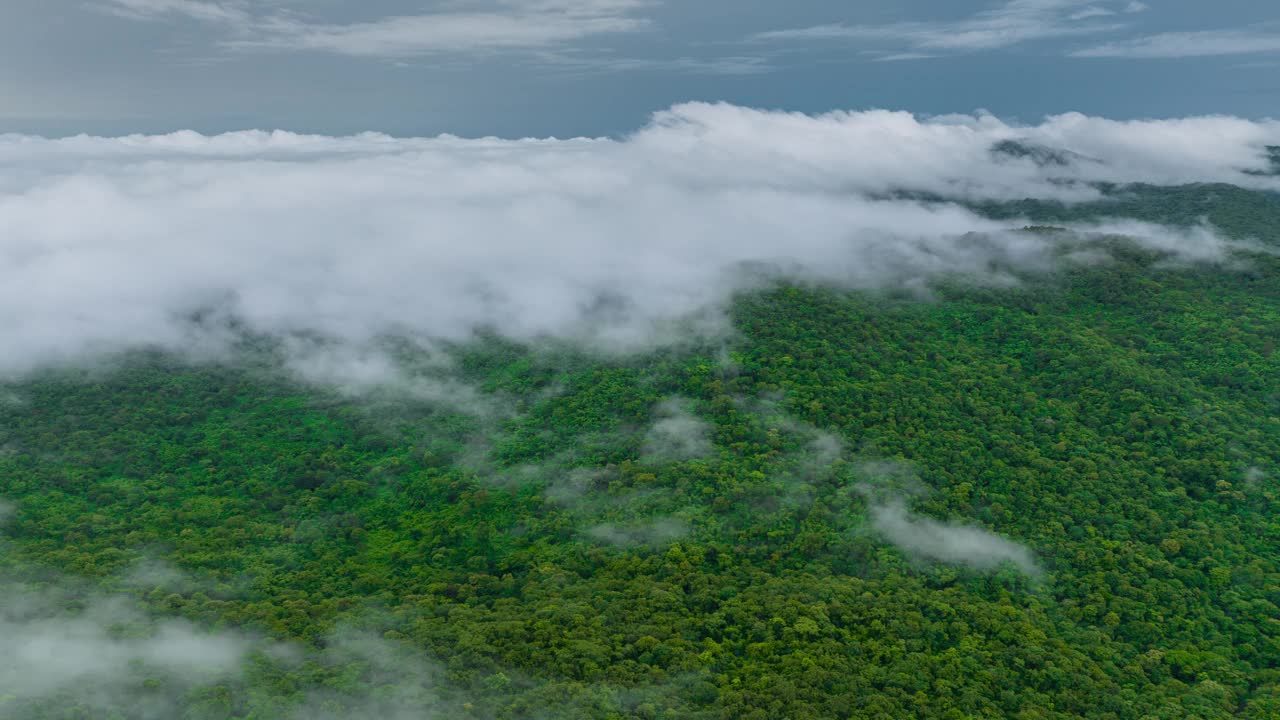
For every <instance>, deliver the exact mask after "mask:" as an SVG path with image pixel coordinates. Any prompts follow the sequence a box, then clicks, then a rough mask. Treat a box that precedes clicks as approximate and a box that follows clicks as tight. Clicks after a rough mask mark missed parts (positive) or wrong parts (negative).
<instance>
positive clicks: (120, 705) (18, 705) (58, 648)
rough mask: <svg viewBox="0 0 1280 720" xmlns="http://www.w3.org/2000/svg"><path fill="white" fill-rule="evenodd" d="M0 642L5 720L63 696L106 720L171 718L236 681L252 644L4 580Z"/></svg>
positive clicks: (133, 609)
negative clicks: (206, 692) (200, 691)
mask: <svg viewBox="0 0 1280 720" xmlns="http://www.w3.org/2000/svg"><path fill="white" fill-rule="evenodd" d="M0 637H3V638H4V652H3V653H0V688H2V690H0V714H4V715H5V716H6V717H15V716H16V717H23V714H22V713H23V708H24V707H28V706H30V705H31V704H33V703H35V704H39V703H42V702H55V703H62V702H63V701H64V700H66V699H68V698H74V701H73V702H74V704H76V705H80V706H82V707H85V708H87V709H88V710H90V711H92V713H93V714H95V715H100V716H103V717H106V716H114V714H115V713H120V712H124V711H126V710H127V711H128V712H129V716H130V717H175V716H178V715H180V714H181V710H180V709H181V707H182V703H183V700H184V697H183V696H184V694H185V692H186V691H187V690H189V689H191V688H194V687H196V686H199V685H202V684H207V683H211V682H218V681H221V680H224V679H229V678H232V677H236V676H238V675H239V674H240V673H241V671H242V668H243V664H244V663H245V661H246V659H247V657H248V655H249V653H250V651H251V648H252V646H253V643H252V641H250V640H249V639H248V638H246V637H244V636H241V635H239V634H235V633H228V632H219V633H215V632H209V631H207V630H204V629H201V628H198V627H196V626H195V625H193V624H191V623H189V622H187V621H185V620H180V619H164V620H155V619H152V618H150V617H149V616H148V615H147V614H146V613H145V612H144V611H143V610H142V609H141V608H140V607H138V606H137V605H135V604H133V603H132V602H130V601H128V600H126V599H125V598H123V597H111V596H101V595H88V596H85V595H82V594H81V593H78V592H75V591H73V590H71V589H69V588H67V587H57V586H54V587H49V586H42V587H37V586H34V585H27V584H24V583H19V582H14V581H12V580H9V579H0ZM156 681H159V682H161V683H162V687H161V688H159V689H153V686H152V683H155V682H156ZM11 713H12V714H11Z"/></svg>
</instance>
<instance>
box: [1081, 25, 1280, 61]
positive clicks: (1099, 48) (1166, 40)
mask: <svg viewBox="0 0 1280 720" xmlns="http://www.w3.org/2000/svg"><path fill="white" fill-rule="evenodd" d="M1259 53H1280V31H1277V29H1276V28H1275V27H1269V28H1243V29H1233V30H1197V31H1193V32H1169V33H1158V34H1155V35H1145V36H1142V37H1138V38H1133V39H1130V40H1123V41H1119V42H1112V43H1106V44H1104V45H1096V46H1094V47H1089V48H1084V49H1082V50H1077V51H1075V52H1073V53H1071V55H1072V56H1073V57H1084V58H1091V57H1092V58H1105V57H1112V58H1115V57H1119V58H1187V57H1212V56H1221V55H1255V54H1259Z"/></svg>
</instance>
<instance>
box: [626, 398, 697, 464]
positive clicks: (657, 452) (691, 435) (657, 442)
mask: <svg viewBox="0 0 1280 720" xmlns="http://www.w3.org/2000/svg"><path fill="white" fill-rule="evenodd" d="M687 404H688V401H686V400H683V399H681V398H670V399H668V400H666V401H664V402H662V403H661V404H660V405H658V407H657V409H656V411H655V415H656V416H657V419H656V420H655V421H654V423H653V425H652V426H650V427H649V431H648V432H647V433H645V437H644V444H643V447H642V448H641V453H640V457H641V459H643V460H644V461H645V462H672V461H679V460H693V459H695V458H701V457H706V456H707V455H710V454H711V438H710V437H708V435H710V432H711V427H710V425H708V424H707V422H706V421H705V420H703V419H702V418H700V417H698V416H697V415H694V414H693V413H691V412H690V411H689V409H688V407H686V406H687Z"/></svg>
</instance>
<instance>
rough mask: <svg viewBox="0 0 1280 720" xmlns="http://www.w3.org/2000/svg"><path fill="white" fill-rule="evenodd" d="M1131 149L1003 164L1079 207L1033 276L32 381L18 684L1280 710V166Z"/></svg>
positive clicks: (106, 703)
mask: <svg viewBox="0 0 1280 720" xmlns="http://www.w3.org/2000/svg"><path fill="white" fill-rule="evenodd" d="M1273 154H1274V153H1273ZM1049 161H1051V159H1050V160H1049ZM1106 190H1107V192H1106V194H1105V196H1104V197H1102V198H1101V199H1098V200H1095V201H1090V202H1082V203H1075V204H1063V203H1053V202H1047V201H1042V200H1026V201H1016V202H995V201H990V202H981V203H977V202H975V203H973V204H972V207H973V209H974V210H976V211H978V212H980V213H982V214H983V215H984V216H986V217H988V218H992V219H995V220H998V221H1002V222H1008V223H1011V225H1010V231H1011V232H1015V233H1022V234H1025V235H1026V236H1027V237H1031V238H1040V239H1041V240H1042V241H1044V242H1051V243H1052V242H1057V240H1056V238H1059V237H1061V238H1062V239H1061V247H1059V248H1058V249H1057V250H1055V252H1056V253H1057V256H1059V260H1060V262H1056V263H1055V264H1054V266H1053V267H1051V268H1044V269H1026V268H1019V267H1013V268H1008V269H1006V270H1007V271H1005V272H1002V274H1001V275H1002V276H1007V277H1011V278H1014V279H1015V280H1016V282H1005V283H991V282H975V281H971V280H970V279H966V278H965V277H960V276H957V277H954V278H950V277H947V278H942V279H938V280H935V281H932V282H931V283H929V285H928V287H927V288H919V287H912V288H897V289H893V288H889V289H883V290H850V289H847V288H842V287H839V286H838V285H837V284H834V283H824V282H804V281H800V280H798V279H785V278H783V279H779V280H778V281H776V282H772V283H770V284H768V285H767V286H763V287H758V288H752V289H749V290H744V291H743V292H741V293H739V294H737V295H736V296H735V297H734V299H733V301H732V303H731V305H730V306H729V307H728V309H727V312H728V317H729V319H730V320H731V326H732V333H730V334H729V335H728V336H727V337H724V338H714V339H697V338H695V339H691V340H689V341H688V342H683V343H677V344H671V345H668V346H664V347H660V348H656V349H650V350H646V351H644V352H640V353H630V354H626V353H622V354H610V353H596V352H590V351H588V350H586V349H584V348H582V347H579V346H575V345H574V344H572V343H568V342H558V341H547V342H545V343H544V342H526V341H516V340H512V339H509V338H505V337H503V336H501V335H498V334H483V333H482V334H479V335H477V336H476V337H475V338H474V339H472V340H469V341H466V342H453V343H450V344H448V345H447V347H445V348H444V349H443V350H441V351H439V352H442V353H444V354H445V355H447V357H448V360H449V361H448V362H447V363H442V362H423V361H421V356H420V354H421V352H422V349H421V348H419V347H417V346H416V345H414V344H413V343H409V342H404V343H399V344H397V343H396V341H395V340H394V339H388V340H387V343H388V348H389V349H388V351H389V352H390V353H391V354H392V355H394V356H395V357H396V358H398V362H399V363H400V367H401V368H402V370H403V372H404V373H405V375H406V377H407V378H408V380H406V383H407V387H409V388H411V391H401V390H397V389H395V388H384V389H375V390H370V391H359V392H348V391H344V390H343V389H342V388H335V387H326V386H324V385H322V384H317V383H311V382H307V381H305V380H303V379H300V378H298V377H296V376H295V375H293V374H291V373H289V372H287V371H286V370H285V368H284V361H283V360H282V357H283V351H282V349H281V348H280V347H279V345H278V342H277V341H276V340H274V339H272V338H270V337H261V336H254V335H252V334H246V335H245V336H244V337H243V338H241V339H240V340H239V343H240V347H239V355H238V356H237V359H236V360H235V361H234V362H229V361H224V360H200V359H193V358H190V357H176V356H174V355H172V354H169V353H166V352H163V351H160V350H148V349H146V348H140V349H133V350H129V351H125V352H121V353H118V354H117V355H115V356H113V357H112V358H111V360H110V361H109V362H105V363H99V364H96V365H94V366H92V367H84V366H74V365H73V366H65V367H56V368H45V369H43V370H40V371H38V372H34V373H30V374H27V375H24V376H22V377H17V378H12V379H8V380H5V381H4V382H3V384H0V650H2V649H3V646H4V645H5V644H6V642H7V643H9V644H10V649H9V650H5V651H4V654H5V655H6V657H5V658H4V659H0V717H5V718H11V719H13V720H35V719H37V718H38V719H49V720H53V719H57V720H71V719H73V718H74V719H81V718H83V719H85V720H88V719H89V718H121V719H129V720H134V719H135V718H137V719H142V718H147V719H150V718H157V719H158V718H190V719H193V720H194V719H209V720H213V719H215V718H216V719H231V718H235V719H239V720H249V719H255V720H265V719H268V718H290V717H295V718H311V719H316V718H334V719H337V718H363V717H370V718H372V717H382V718H397V719H399V718H405V719H407V718H536V719H543V718H545V719H552V718H583V719H586V718H615V719H620V718H644V719H647V720H656V719H659V718H666V719H675V718H682V719H683V718H690V719H705V720H712V719H715V720H775V719H781V718H789V719H791V720H818V719H828V718H884V719H889V718H894V719H897V718H910V717H920V718H945V719H948V720H964V719H967V718H992V717H1008V718H1020V719H1023V720H1049V719H1057V718H1062V719H1065V718H1077V717H1089V718H1106V719H1113V720H1154V719H1159V720H1176V719H1184V718H1185V719H1188V720H1189V719H1191V718H1205V719H1208V718H1255V719H1259V720H1261V719H1263V718H1276V717H1280V510H1278V508H1277V502H1280V353H1277V352H1276V350H1277V342H1280V254H1278V253H1277V251H1278V250H1280V198H1277V196H1276V195H1274V194H1268V193H1265V192H1261V191H1257V190H1246V189H1242V188H1239V187H1235V186H1231V185H1212V184H1198V185H1183V186H1176V187H1158V186H1144V185H1135V186H1123V187H1120V186H1117V187H1110V188H1107V189H1106ZM1103 217H1126V218H1135V219H1139V220H1145V221H1149V222H1157V223H1162V224H1165V225H1172V226H1187V227H1189V226H1195V225H1198V224H1201V223H1207V224H1209V225H1211V226H1212V227H1214V228H1217V229H1218V231H1220V232H1221V233H1223V234H1224V235H1225V236H1227V237H1230V238H1233V239H1236V240H1239V241H1240V245H1239V246H1238V247H1236V248H1235V249H1233V250H1232V251H1231V252H1230V254H1229V255H1227V256H1225V257H1222V258H1217V259H1206V260H1187V259H1184V258H1179V257H1176V256H1173V255H1172V254H1171V253H1167V252H1163V251H1161V250H1159V249H1157V248H1152V247H1151V246H1149V245H1143V244H1140V243H1136V242H1132V241H1130V240H1129V239H1127V238H1125V237H1122V236H1114V235H1106V236H1097V237H1091V238H1085V239H1081V238H1079V237H1077V236H1076V235H1075V234H1074V233H1072V232H1068V231H1067V230H1064V229H1062V228H1063V227H1064V226H1066V225H1068V224H1072V223H1079V222H1082V221H1086V220H1089V219H1091V218H1103Z"/></svg>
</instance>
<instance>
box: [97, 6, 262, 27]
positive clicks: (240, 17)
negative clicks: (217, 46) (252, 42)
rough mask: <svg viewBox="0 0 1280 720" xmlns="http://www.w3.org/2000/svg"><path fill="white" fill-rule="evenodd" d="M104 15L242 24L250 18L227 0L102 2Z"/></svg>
mask: <svg viewBox="0 0 1280 720" xmlns="http://www.w3.org/2000/svg"><path fill="white" fill-rule="evenodd" d="M101 7H102V8H103V9H104V10H106V11H107V12H110V13H112V14H114V15H118V16H120V17H126V18H131V19H134V20H165V19H187V20H199V21H202V22H218V23H226V24H229V25H244V24H249V23H251V22H252V21H253V15H252V14H251V13H250V12H249V10H248V8H247V7H246V6H245V3H243V2H236V1H235V0H228V1H226V2H215V1H214V0H106V3H105V4H103V5H102V6H101Z"/></svg>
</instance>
